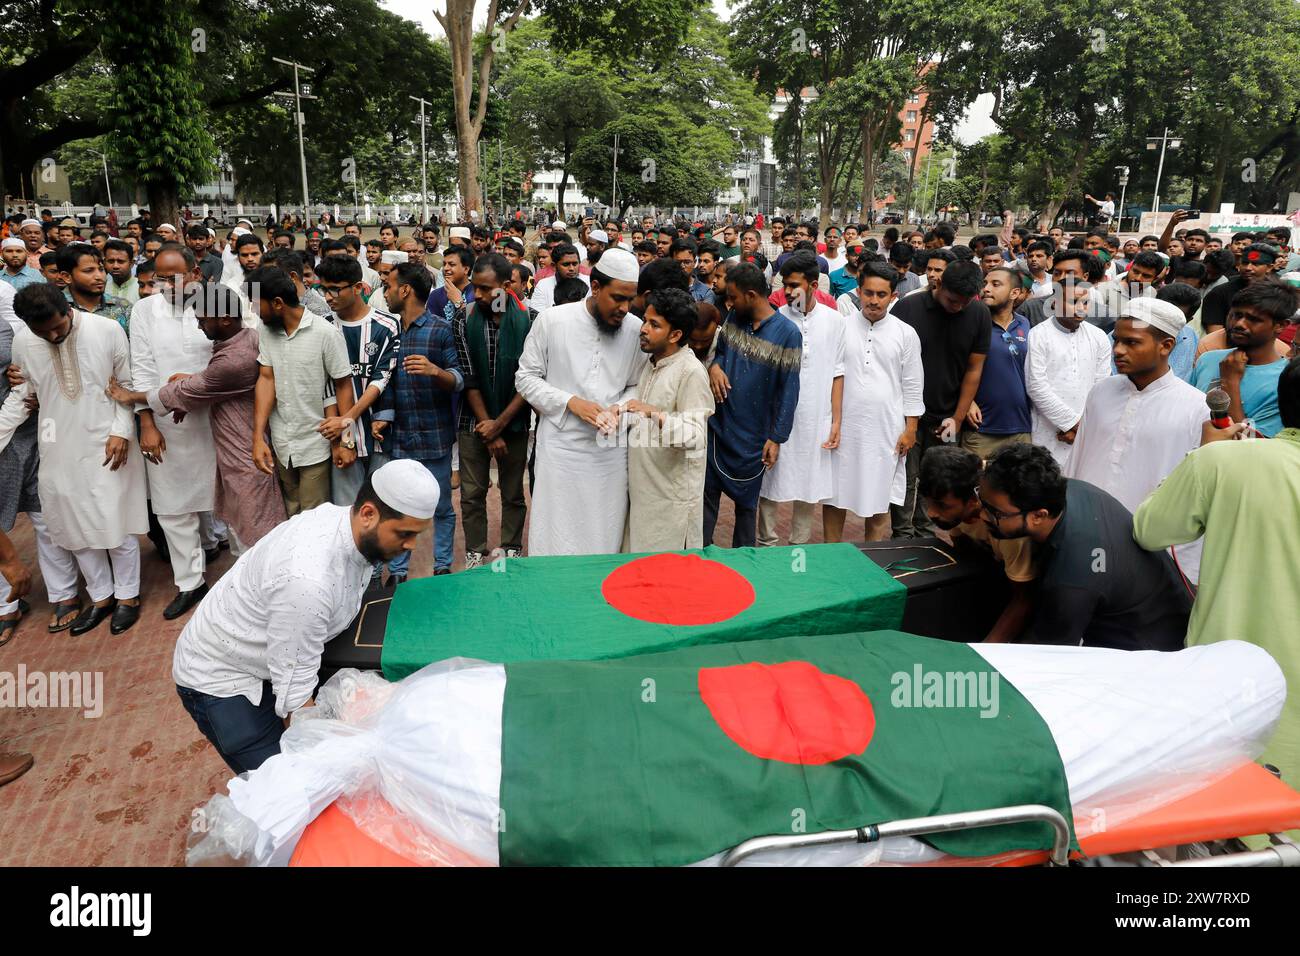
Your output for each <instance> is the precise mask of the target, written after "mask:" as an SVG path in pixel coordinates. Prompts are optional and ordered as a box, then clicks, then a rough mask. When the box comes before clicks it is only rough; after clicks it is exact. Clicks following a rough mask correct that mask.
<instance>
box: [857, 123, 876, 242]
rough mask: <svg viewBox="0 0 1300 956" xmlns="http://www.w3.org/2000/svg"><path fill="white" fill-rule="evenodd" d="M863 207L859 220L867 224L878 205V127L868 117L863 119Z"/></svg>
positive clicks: (859, 200) (861, 201) (860, 202)
mask: <svg viewBox="0 0 1300 956" xmlns="http://www.w3.org/2000/svg"><path fill="white" fill-rule="evenodd" d="M858 202H859V204H860V205H861V206H862V210H861V212H859V213H858V218H859V219H860V220H861V221H862V222H866V221H868V220H869V219H870V218H871V212H872V210H873V209H874V208H875V205H876V127H875V124H874V123H873V122H872V121H871V120H869V119H868V118H867V117H865V116H864V117H862V192H861V194H860V196H859V198H858Z"/></svg>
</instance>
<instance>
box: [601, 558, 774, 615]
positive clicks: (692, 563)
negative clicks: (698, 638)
mask: <svg viewBox="0 0 1300 956" xmlns="http://www.w3.org/2000/svg"><path fill="white" fill-rule="evenodd" d="M600 593H601V594H602V595H603V596H604V598H605V600H606V601H608V602H609V604H610V606H611V607H613V608H614V610H616V611H621V612H623V613H624V614H626V615H627V616H628V617H634V618H636V619H637V620H638V621H648V622H649V623H651V624H677V625H691V624H717V623H718V622H719V621H725V620H727V619H728V618H732V617H735V616H736V615H737V614H739V613H740V612H741V611H743V610H745V609H746V608H747V607H749V606H750V605H751V604H753V603H754V586H753V585H752V584H750V583H749V582H748V581H747V580H745V577H744V575H742V574H740V573H738V572H736V571H733V570H732V569H731V568H729V567H727V566H726V565H725V564H720V563H718V562H717V561H709V560H708V559H706V558H701V557H700V556H699V555H698V554H671V553H667V554H652V555H649V556H648V557H644V558H637V559H636V560H635V561H629V562H627V563H626V564H624V565H621V566H619V567H618V568H616V569H615V570H614V571H612V572H610V574H609V575H608V576H607V577H606V578H605V580H604V582H603V583H602V584H601V586H600Z"/></svg>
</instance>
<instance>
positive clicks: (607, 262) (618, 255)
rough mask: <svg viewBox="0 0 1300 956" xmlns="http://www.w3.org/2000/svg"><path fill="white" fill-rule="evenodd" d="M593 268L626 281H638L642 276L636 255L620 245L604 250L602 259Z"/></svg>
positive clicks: (602, 273)
mask: <svg viewBox="0 0 1300 956" xmlns="http://www.w3.org/2000/svg"><path fill="white" fill-rule="evenodd" d="M593 270H594V271H596V272H599V273H600V274H601V275H604V276H608V277H609V278H611V279H621V280H623V281H624V282H636V281H637V280H638V279H640V278H641V266H640V265H639V264H638V263H637V261H636V256H634V255H632V253H630V252H628V251H627V250H626V249H621V248H619V247H618V246H615V247H614V248H612V249H606V250H605V251H604V252H602V253H601V255H600V261H599V262H597V263H596V265H595V266H594V267H593Z"/></svg>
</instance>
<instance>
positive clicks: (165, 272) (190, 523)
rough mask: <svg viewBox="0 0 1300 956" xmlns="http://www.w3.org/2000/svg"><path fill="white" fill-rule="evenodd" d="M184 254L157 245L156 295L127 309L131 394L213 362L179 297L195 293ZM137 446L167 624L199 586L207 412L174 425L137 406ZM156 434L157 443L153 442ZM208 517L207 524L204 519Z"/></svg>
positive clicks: (208, 468)
mask: <svg viewBox="0 0 1300 956" xmlns="http://www.w3.org/2000/svg"><path fill="white" fill-rule="evenodd" d="M186 252H189V250H188V249H185V250H183V251H182V249H180V248H164V249H163V250H162V251H161V252H159V253H158V255H157V257H156V258H155V259H154V275H155V277H156V279H155V281H156V282H157V283H158V289H159V292H158V294H157V295H151V296H149V297H148V298H145V299H141V300H140V301H139V302H137V303H136V304H135V307H134V308H133V309H132V310H131V379H132V382H133V385H134V388H135V390H136V391H140V392H153V391H155V390H156V389H159V388H162V387H163V386H164V385H166V384H167V383H168V381H169V380H170V379H171V377H172V376H173V375H176V374H185V375H197V374H198V373H200V372H202V371H203V370H204V369H206V368H207V367H208V363H209V362H210V361H211V360H212V342H211V341H209V340H208V337H207V336H205V335H204V334H203V331H202V330H201V329H200V328H199V323H198V319H196V318H195V316H194V307H193V303H192V302H190V303H187V302H186V295H187V294H188V295H202V294H203V292H202V288H203V287H202V286H201V285H200V284H199V282H200V279H201V277H202V273H201V272H200V270H199V267H198V265H197V264H194V262H193V254H192V253H191V254H190V256H188V257H187V256H186V255H185V253H186ZM137 412H138V414H139V416H140V445H141V448H142V449H143V451H144V453H145V461H146V465H145V472H146V474H147V476H148V481H149V500H150V502H151V503H152V506H153V512H154V514H155V515H156V516H157V517H158V523H159V524H160V525H161V526H162V529H163V533H164V534H165V535H166V536H167V549H168V551H169V553H170V554H171V563H172V576H173V578H174V579H175V582H176V589H177V592H178V595H177V597H176V599H175V600H174V601H173V602H172V603H171V604H169V605H168V607H167V609H166V610H165V611H164V612H163V614H164V617H166V618H167V619H168V620H172V619H173V618H176V617H179V616H180V615H181V614H183V613H185V611H187V610H189V609H190V607H192V606H193V605H194V604H197V603H198V601H199V599H200V598H201V597H202V595H203V593H204V592H205V591H206V587H205V585H204V581H203V572H204V570H205V569H206V564H205V560H204V551H205V550H206V549H205V548H204V546H203V545H204V543H203V541H202V540H201V536H200V524H201V523H202V516H203V515H204V514H205V513H207V512H211V511H212V509H213V506H214V502H215V497H216V475H217V454H216V445H215V444H214V443H213V440H212V425H211V423H210V421H209V417H208V410H207V409H206V408H197V409H194V410H193V411H190V412H189V413H187V414H186V415H185V417H184V419H183V420H182V421H181V422H179V423H177V422H176V421H174V420H173V418H172V416H171V415H167V414H155V413H154V410H153V409H151V408H150V407H149V406H148V405H141V406H140V407H139V408H138V409H137ZM159 436H161V442H160V440H159ZM209 520H210V519H209Z"/></svg>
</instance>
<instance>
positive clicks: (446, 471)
mask: <svg viewBox="0 0 1300 956" xmlns="http://www.w3.org/2000/svg"><path fill="white" fill-rule="evenodd" d="M416 461H418V462H419V463H420V464H422V465H423V466H424V467H425V468H427V469H428V470H429V474H431V475H433V477H434V478H437V479H438V508H437V510H436V511H434V513H433V569H434V570H435V571H441V570H443V569H444V568H445V569H446V570H448V571H450V570H451V558H452V546H453V545H454V544H455V543H456V509H455V508H454V507H452V504H451V452H447V454H445V455H443V456H442V457H441V458H430V459H424V458H417V459H416ZM410 563H411V552H409V551H403V552H402V553H401V554H399V555H398V556H397V557H395V558H393V559H392V560H391V561H389V562H388V573H389V574H402V575H405V574H406V573H407V568H408V566H409V565H410Z"/></svg>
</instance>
